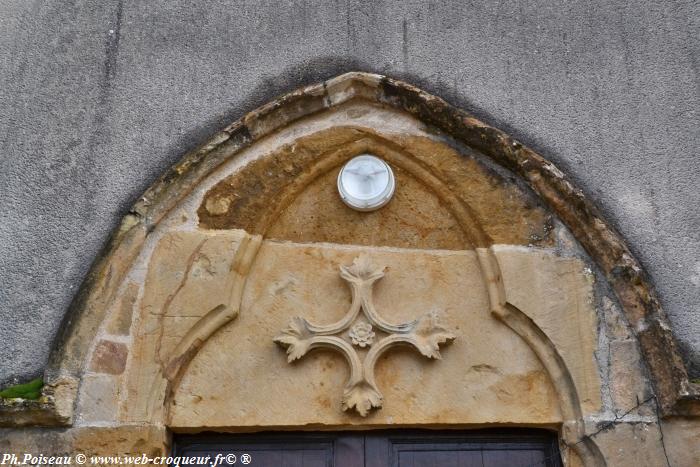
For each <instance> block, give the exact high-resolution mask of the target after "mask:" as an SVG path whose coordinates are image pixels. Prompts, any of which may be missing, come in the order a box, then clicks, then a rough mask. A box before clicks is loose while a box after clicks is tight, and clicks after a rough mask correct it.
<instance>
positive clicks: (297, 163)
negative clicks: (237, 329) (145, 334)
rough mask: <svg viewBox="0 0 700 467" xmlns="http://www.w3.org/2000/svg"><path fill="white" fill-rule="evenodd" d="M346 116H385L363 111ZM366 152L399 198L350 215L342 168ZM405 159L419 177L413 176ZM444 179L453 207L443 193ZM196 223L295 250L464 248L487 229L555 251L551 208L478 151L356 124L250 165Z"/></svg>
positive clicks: (216, 193)
mask: <svg viewBox="0 0 700 467" xmlns="http://www.w3.org/2000/svg"><path fill="white" fill-rule="evenodd" d="M345 111H346V112H347V114H353V113H354V114H357V115H362V114H366V113H372V112H375V113H376V112H377V110H376V108H374V107H373V106H371V105H367V104H357V103H356V104H353V105H352V106H348V107H347V108H345ZM379 118H380V119H381V118H384V119H396V120H401V118H402V117H401V116H400V115H398V114H394V115H391V114H388V116H387V115H385V114H384V115H382V116H381V117H379ZM375 123H377V122H375ZM384 125H389V124H388V123H385V122H382V126H384ZM360 153H371V154H375V155H377V156H379V157H382V158H383V159H384V160H385V161H387V162H388V163H389V164H390V165H391V166H392V169H393V170H394V172H395V175H396V193H395V195H394V198H393V199H392V201H391V202H390V203H389V204H388V205H387V206H385V207H384V208H382V209H381V210H378V211H376V212H374V213H358V212H356V211H353V210H352V209H350V208H348V207H347V206H345V205H344V204H343V203H342V201H341V200H340V198H339V196H338V194H337V191H336V188H335V187H336V184H335V177H337V175H338V171H339V169H340V166H341V165H342V164H343V163H345V162H346V161H347V160H349V159H350V158H352V157H354V156H356V155H358V154H360ZM405 161H410V162H411V163H414V164H416V166H417V167H420V169H419V170H413V169H409V167H408V165H406V164H404V163H403V162H405ZM436 180H438V181H439V182H438V184H439V185H440V187H441V188H442V189H444V190H445V191H448V192H449V194H450V196H451V197H452V199H446V198H445V197H444V193H443V194H441V193H439V191H440V190H439V189H436V187H435V186H434V184H433V182H434V181H436ZM454 204H460V205H465V206H467V207H468V210H469V212H470V213H471V214H472V215H473V217H474V219H473V222H470V224H473V225H468V226H465V225H463V223H462V225H460V222H459V221H457V220H456V219H455V217H454V212H453V211H454V208H455V207H454ZM198 216H199V220H200V224H199V225H200V227H203V228H214V229H230V228H240V229H245V230H247V231H248V232H252V233H259V234H263V235H265V236H266V237H269V238H275V239H283V240H292V241H296V242H332V243H343V244H346V243H347V244H358V245H378V246H394V247H404V248H426V249H437V248H441V249H452V250H462V249H466V248H469V247H471V246H474V245H473V244H470V243H473V242H474V240H475V239H469V238H467V236H465V232H464V230H465V227H466V228H467V229H469V228H474V227H475V226H476V224H479V226H480V227H481V228H483V230H484V232H485V233H486V234H487V235H488V236H490V238H491V239H493V241H494V242H496V243H515V244H523V245H527V244H538V245H545V246H546V245H551V243H552V242H551V238H550V235H549V232H550V230H551V225H550V221H551V219H550V218H549V216H548V214H547V213H546V212H545V210H544V209H542V208H541V207H540V206H538V205H537V202H536V201H535V200H534V198H532V197H530V196H529V195H528V193H527V192H525V191H523V190H521V189H520V188H518V187H517V186H516V185H514V184H512V183H510V182H508V181H507V180H505V179H503V178H502V177H501V176H499V175H498V174H497V173H495V172H494V171H491V170H489V169H487V168H485V167H484V166H483V165H482V164H481V163H479V162H478V161H477V159H476V158H475V157H474V153H473V152H468V154H463V153H460V152H458V151H457V150H455V149H454V148H453V147H451V146H450V145H448V144H446V143H444V142H441V141H439V140H436V139H435V138H429V137H425V136H409V135H406V134H403V135H398V134H391V133H389V132H386V133H384V132H382V133H380V132H376V131H374V130H371V129H369V128H367V127H362V126H354V125H347V126H338V127H335V128H331V129H326V130H322V131H319V132H318V133H316V134H313V135H309V136H304V137H300V138H298V139H296V140H294V142H293V143H292V144H288V145H284V146H282V147H281V148H279V149H278V150H276V151H273V152H271V153H269V154H266V155H264V156H263V157H259V158H257V159H256V160H254V161H251V162H250V163H249V164H248V165H246V166H245V167H244V168H242V169H241V170H239V171H238V172H236V173H234V174H232V175H230V176H228V177H226V178H225V179H224V180H222V181H220V182H219V183H218V184H217V185H216V186H214V187H212V188H211V189H210V190H209V191H208V192H207V194H206V196H205V197H204V199H203V200H202V203H201V204H200V206H199V209H198Z"/></svg>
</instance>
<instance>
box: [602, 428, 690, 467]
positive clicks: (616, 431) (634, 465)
mask: <svg viewBox="0 0 700 467" xmlns="http://www.w3.org/2000/svg"><path fill="white" fill-rule="evenodd" d="M595 442H596V444H597V445H598V447H599V448H600V451H601V452H602V454H603V456H604V458H605V461H606V462H607V465H608V466H610V467H666V466H668V465H669V464H668V462H667V460H666V455H665V453H664V448H663V445H662V443H661V432H660V431H659V426H658V425H657V424H656V423H655V422H653V423H650V422H637V423H634V422H633V423H617V424H615V425H614V427H612V428H608V429H605V430H603V431H601V432H600V433H598V434H597V435H595ZM671 465H672V466H674V467H686V466H685V465H683V464H680V465H677V466H676V465H675V464H671ZM687 467H690V466H687Z"/></svg>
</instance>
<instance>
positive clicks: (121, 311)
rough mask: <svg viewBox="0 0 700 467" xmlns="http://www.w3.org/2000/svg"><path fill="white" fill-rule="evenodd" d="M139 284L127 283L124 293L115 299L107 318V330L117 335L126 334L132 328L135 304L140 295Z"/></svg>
mask: <svg viewBox="0 0 700 467" xmlns="http://www.w3.org/2000/svg"><path fill="white" fill-rule="evenodd" d="M138 292H139V286H138V284H135V283H133V282H129V283H128V284H127V285H126V288H125V290H124V293H123V294H121V295H120V296H119V298H118V299H117V300H116V301H115V306H114V308H113V310H111V313H110V316H109V318H108V319H107V328H106V331H107V332H108V333H109V334H113V335H117V336H126V335H128V334H129V331H130V329H131V321H132V317H133V313H134V304H135V303H136V299H137V297H138Z"/></svg>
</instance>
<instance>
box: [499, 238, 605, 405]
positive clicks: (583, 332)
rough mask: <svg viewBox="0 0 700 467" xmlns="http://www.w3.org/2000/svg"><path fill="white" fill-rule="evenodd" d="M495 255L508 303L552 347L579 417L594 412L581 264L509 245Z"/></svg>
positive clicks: (594, 373)
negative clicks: (562, 365) (572, 389)
mask: <svg viewBox="0 0 700 467" xmlns="http://www.w3.org/2000/svg"><path fill="white" fill-rule="evenodd" d="M495 251H496V256H497V257H498V261H499V263H500V266H501V273H502V274H503V283H504V286H505V291H506V298H507V300H508V302H510V303H511V304H513V305H515V306H516V307H518V308H519V309H520V310H521V311H523V312H524V313H525V314H526V315H527V316H528V317H530V318H531V319H532V320H533V321H534V322H535V324H537V326H538V327H539V328H540V329H541V330H542V331H544V333H545V334H546V335H547V337H548V338H549V339H550V340H551V341H552V342H553V343H554V345H555V347H556V349H557V351H558V352H559V354H560V355H561V357H562V358H563V359H564V361H565V363H566V366H567V368H568V369H569V372H570V373H571V376H572V378H573V380H574V383H575V385H576V389H577V391H578V396H579V399H580V401H581V405H582V408H583V410H584V413H594V412H597V411H598V410H599V409H600V407H601V394H600V374H599V370H598V366H597V362H596V360H595V350H596V348H597V325H598V320H597V316H596V311H595V305H594V303H593V275H592V273H591V272H590V270H588V269H587V267H586V265H585V264H584V263H583V262H582V261H580V260H578V259H576V258H564V257H559V256H556V255H555V254H554V253H552V252H551V251H546V250H538V249H526V248H522V247H517V246H509V245H498V246H496V247H495Z"/></svg>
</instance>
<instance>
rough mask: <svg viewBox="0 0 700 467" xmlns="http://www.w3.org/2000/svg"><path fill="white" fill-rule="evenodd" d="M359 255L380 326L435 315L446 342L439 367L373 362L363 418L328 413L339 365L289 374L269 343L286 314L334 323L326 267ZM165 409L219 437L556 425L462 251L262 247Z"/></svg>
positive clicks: (331, 279)
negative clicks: (379, 397)
mask: <svg viewBox="0 0 700 467" xmlns="http://www.w3.org/2000/svg"><path fill="white" fill-rule="evenodd" d="M360 251H364V252H366V253H367V254H368V255H369V257H370V258H371V259H372V261H374V262H376V263H380V264H385V265H386V266H387V269H386V273H385V277H384V278H383V279H381V281H380V282H378V283H377V284H376V286H375V289H374V303H375V305H376V308H377V310H381V313H382V315H383V316H384V317H385V318H386V319H387V320H388V321H392V322H395V323H399V322H404V321H408V320H411V319H414V318H416V317H417V316H419V315H421V314H424V313H425V312H427V311H430V310H439V311H440V313H441V317H442V319H441V321H442V322H443V323H444V325H445V326H446V327H448V328H450V329H453V330H456V332H455V333H456V334H457V339H456V340H455V341H454V342H453V343H452V344H451V345H450V346H449V347H447V348H445V350H444V351H443V352H442V354H443V359H442V360H438V361H429V360H424V359H421V358H417V357H416V355H415V354H414V353H413V352H411V351H407V350H395V351H393V352H390V353H388V354H387V355H385V356H384V357H382V358H381V359H380V361H379V363H378V365H377V371H376V373H377V384H378V386H379V387H380V388H381V390H382V392H383V393H384V396H385V401H384V406H383V408H382V409H381V410H379V411H376V412H373V413H371V414H370V415H369V416H368V417H367V418H366V419H363V418H361V417H359V416H357V415H353V414H351V413H347V412H342V411H341V409H340V399H341V397H340V396H341V394H342V389H343V385H344V383H345V381H346V379H347V377H348V370H347V364H346V362H345V361H344V360H343V358H342V357H340V356H339V355H337V354H335V353H329V352H324V351H318V352H312V353H311V354H310V355H309V356H308V357H305V358H304V359H303V360H302V361H299V362H296V363H294V364H292V365H289V364H288V363H287V360H286V355H285V354H284V352H283V351H282V350H281V349H280V348H278V347H277V346H276V345H274V343H273V342H272V338H273V337H274V336H275V335H277V334H278V333H279V331H280V330H281V329H283V328H284V327H285V326H286V325H287V323H288V322H289V320H290V318H292V317H294V316H297V315H299V316H303V317H305V318H307V319H309V320H310V321H313V322H314V323H318V324H329V323H331V322H334V321H336V320H338V319H339V318H341V317H342V316H343V315H344V314H345V312H346V311H347V309H348V307H349V305H350V292H349V290H348V287H347V285H346V284H345V283H344V282H343V281H342V279H341V278H340V276H339V274H338V269H339V266H340V265H349V264H351V263H352V260H353V259H354V258H355V257H356V256H357V254H358V252H360ZM538 260H539V261H543V262H546V261H550V259H549V257H548V256H539V257H538ZM552 260H553V258H552ZM547 271H548V273H549V274H554V275H553V276H550V278H549V279H550V280H551V281H554V280H556V279H557V275H558V274H559V273H560V272H561V271H559V270H557V269H556V267H552V268H550V269H548V270H547ZM565 272H568V269H567V270H565ZM555 273H556V274H555ZM526 285H528V284H526ZM563 290H566V289H563ZM530 293H532V291H530ZM539 298H540V299H544V298H543V297H539ZM557 303H559V304H561V305H567V304H568V303H569V302H567V301H566V300H563V301H559V302H557ZM549 308H550V310H552V311H554V309H555V308H556V305H555V304H550V307H549ZM558 311H559V312H560V313H562V314H563V313H564V312H565V310H558ZM576 331H577V332H578V331H579V330H578V329H577V330H576ZM170 410H171V420H170V424H171V425H172V426H174V427H191V426H203V427H212V428H220V429H225V428H236V427H237V428H238V429H245V427H259V426H268V427H286V426H304V425H309V424H311V425H318V426H348V425H360V424H368V425H369V426H372V425H392V424H393V425H412V424H427V425H441V424H470V423H474V424H479V423H528V424H555V423H557V422H559V421H560V414H559V411H558V402H557V397H556V393H555V388H553V387H552V385H551V383H550V382H549V379H548V376H547V374H546V373H545V371H544V369H543V367H542V365H541V364H540V362H539V361H538V359H537V358H536V356H535V355H534V353H533V352H532V351H531V350H530V349H529V348H528V347H527V346H526V344H525V343H524V342H523V341H522V340H521V339H520V337H518V336H517V335H515V334H514V332H513V331H511V330H510V329H509V328H508V327H506V326H505V325H503V324H502V323H500V322H499V321H497V320H496V319H494V318H493V317H492V316H491V314H490V312H489V306H488V302H487V296H486V290H485V286H484V284H483V282H482V279H481V275H480V272H479V267H478V263H477V258H476V255H475V253H474V252H471V251H462V252H457V251H424V250H402V249H388V248H357V247H349V246H336V245H308V244H294V243H279V242H271V241H268V242H264V244H263V247H262V248H261V250H260V252H259V253H258V257H257V259H256V262H255V265H254V267H253V270H252V272H251V275H250V277H249V279H248V283H247V287H246V291H245V295H244V301H243V305H242V309H241V314H240V316H239V317H238V318H237V319H236V320H235V321H234V322H232V323H230V324H229V325H227V326H226V327H225V328H223V329H222V330H221V331H220V332H219V333H217V334H215V335H214V336H213V337H212V339H210V340H209V342H207V343H206V344H205V346H204V347H203V348H202V350H201V351H200V353H199V354H198V355H197V356H195V357H194V359H193V361H192V363H191V364H190V366H189V369H188V372H187V373H186V374H185V376H184V378H183V380H182V383H181V385H180V387H179V388H178V389H177V392H176V394H175V397H174V399H173V403H172V407H171V408H170Z"/></svg>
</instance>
